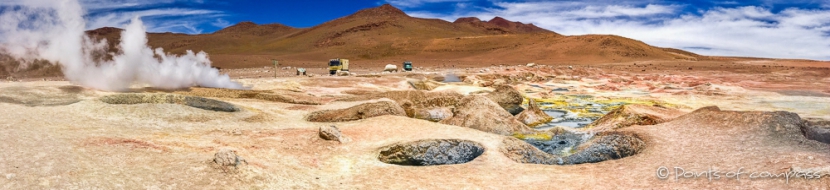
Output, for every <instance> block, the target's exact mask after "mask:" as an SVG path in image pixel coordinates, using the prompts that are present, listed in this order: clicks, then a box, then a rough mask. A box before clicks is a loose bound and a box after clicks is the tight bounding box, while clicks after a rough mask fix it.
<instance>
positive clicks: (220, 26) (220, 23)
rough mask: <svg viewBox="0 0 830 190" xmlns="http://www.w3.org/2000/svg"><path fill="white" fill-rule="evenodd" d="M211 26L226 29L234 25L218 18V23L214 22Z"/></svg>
mask: <svg viewBox="0 0 830 190" xmlns="http://www.w3.org/2000/svg"><path fill="white" fill-rule="evenodd" d="M210 24H211V25H213V26H215V27H219V28H225V27H228V26H230V25H232V23H231V22H228V21H227V20H225V19H222V18H217V19H216V21H214V22H212V23H210Z"/></svg>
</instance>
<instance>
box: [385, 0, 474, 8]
mask: <svg viewBox="0 0 830 190" xmlns="http://www.w3.org/2000/svg"><path fill="white" fill-rule="evenodd" d="M464 1H470V0H386V2H387V3H389V4H391V5H393V6H396V7H417V6H421V5H424V4H427V3H446V2H464Z"/></svg>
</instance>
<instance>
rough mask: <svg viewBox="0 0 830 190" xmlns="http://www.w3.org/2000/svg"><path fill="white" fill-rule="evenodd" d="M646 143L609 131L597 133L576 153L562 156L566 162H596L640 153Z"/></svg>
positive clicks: (630, 136) (631, 136) (632, 136)
mask: <svg viewBox="0 0 830 190" xmlns="http://www.w3.org/2000/svg"><path fill="white" fill-rule="evenodd" d="M645 144H646V143H645V142H643V140H640V138H637V137H636V136H634V135H628V134H622V133H610V134H602V135H597V136H596V137H594V139H592V140H590V141H588V142H586V143H585V144H583V145H582V146H580V147H579V148H577V150H576V153H574V154H572V155H569V156H567V157H565V158H564V160H565V161H564V162H565V163H567V164H582V163H596V162H602V161H606V160H613V159H620V158H624V157H628V156H632V155H635V154H637V153H640V151H641V150H643V148H645V146H646V145H645Z"/></svg>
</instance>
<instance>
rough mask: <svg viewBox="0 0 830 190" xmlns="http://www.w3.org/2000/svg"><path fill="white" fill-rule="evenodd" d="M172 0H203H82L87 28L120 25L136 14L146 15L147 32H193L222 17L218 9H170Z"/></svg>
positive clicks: (195, 0)
mask: <svg viewBox="0 0 830 190" xmlns="http://www.w3.org/2000/svg"><path fill="white" fill-rule="evenodd" d="M172 3H197V4H200V3H204V1H202V0H81V6H82V7H83V8H84V9H86V10H87V13H88V15H87V16H86V19H87V27H86V28H87V29H96V28H101V27H123V26H124V25H126V24H127V23H129V21H130V19H132V18H133V17H135V16H139V17H142V18H145V24H146V25H147V28H148V31H150V32H181V33H189V34H196V33H201V32H202V31H203V30H202V29H200V28H198V27H197V26H199V25H200V24H204V23H211V22H212V21H213V20H215V19H216V17H222V16H225V14H224V13H223V12H221V11H216V10H207V9H196V8H188V7H182V8H171V7H168V6H167V5H170V4H172Z"/></svg>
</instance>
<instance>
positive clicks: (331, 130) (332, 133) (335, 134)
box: [318, 125, 343, 143]
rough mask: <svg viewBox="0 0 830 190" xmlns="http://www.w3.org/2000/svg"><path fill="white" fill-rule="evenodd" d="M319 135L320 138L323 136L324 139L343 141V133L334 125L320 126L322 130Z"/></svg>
mask: <svg viewBox="0 0 830 190" xmlns="http://www.w3.org/2000/svg"><path fill="white" fill-rule="evenodd" d="M318 135H320V138H322V139H323V140H327V141H337V142H341V143H342V142H343V141H342V140H341V136H340V135H341V134H340V129H338V128H337V127H336V126H334V125H329V126H322V127H320V131H319V132H318Z"/></svg>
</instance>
